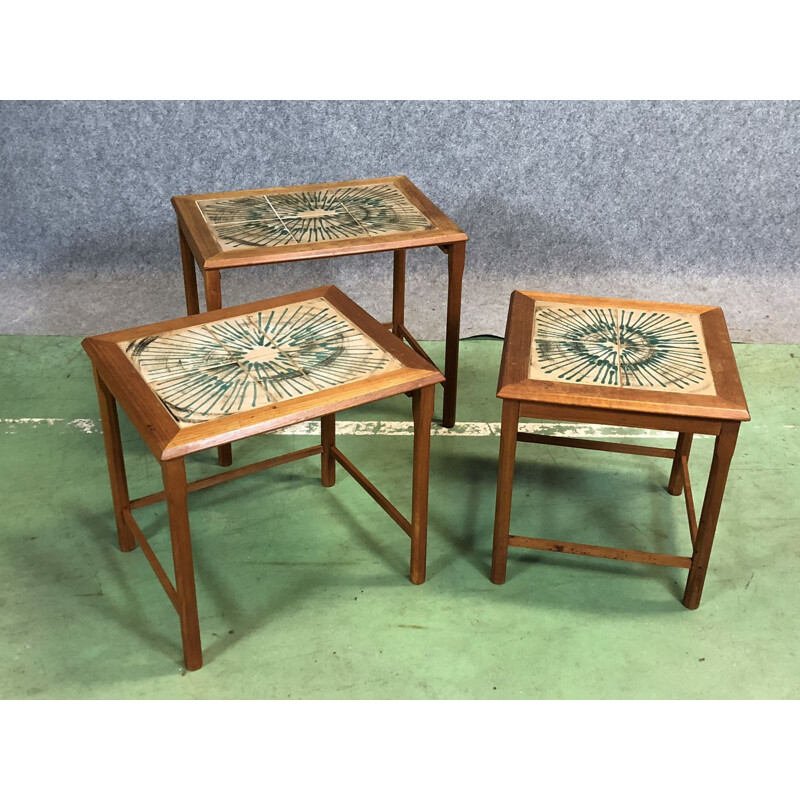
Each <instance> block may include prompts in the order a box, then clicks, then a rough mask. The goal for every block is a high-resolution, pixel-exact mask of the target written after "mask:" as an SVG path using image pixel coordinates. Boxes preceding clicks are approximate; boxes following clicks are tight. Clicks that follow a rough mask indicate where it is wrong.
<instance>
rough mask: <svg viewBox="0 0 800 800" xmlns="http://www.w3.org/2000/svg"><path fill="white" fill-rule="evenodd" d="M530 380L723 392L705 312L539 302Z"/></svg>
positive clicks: (666, 390) (685, 391)
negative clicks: (706, 330) (704, 321)
mask: <svg viewBox="0 0 800 800" xmlns="http://www.w3.org/2000/svg"><path fill="white" fill-rule="evenodd" d="M528 377H529V378H531V379H533V380H546V381H557V382H561V383H572V384H579V385H583V386H615V387H619V388H624V389H647V390H651V391H661V392H679V393H682V394H709V395H710V394H714V393H715V391H714V380H713V377H712V374H711V369H710V367H709V363H708V354H707V353H706V347H705V342H704V339H703V331H702V326H701V323H700V317H699V315H697V314H670V313H666V312H663V311H657V310H642V309H626V308H616V307H611V306H581V305H569V304H564V303H548V302H537V303H536V310H535V313H534V321H533V346H532V347H531V363H530V368H529V372H528Z"/></svg>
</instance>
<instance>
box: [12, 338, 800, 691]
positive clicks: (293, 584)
mask: <svg viewBox="0 0 800 800" xmlns="http://www.w3.org/2000/svg"><path fill="white" fill-rule="evenodd" d="M462 348H463V349H462V359H463V368H462V377H461V384H460V385H461V399H460V405H459V413H458V418H459V420H460V421H461V423H460V424H459V425H458V426H457V428H456V429H454V430H455V434H452V433H448V434H447V435H439V434H440V433H441V429H440V428H438V425H437V426H436V430H435V431H434V432H435V433H437V435H436V436H435V438H434V440H433V447H432V464H431V467H432V474H431V511H430V529H429V552H428V580H427V582H426V583H425V584H424V585H423V586H413V585H412V584H411V583H410V582H409V581H408V577H407V575H408V540H407V538H406V537H405V535H404V534H403V533H402V532H401V531H400V530H399V529H398V528H397V527H396V526H395V525H394V523H392V522H391V521H390V519H389V518H388V517H387V516H386V515H385V514H384V513H383V512H382V511H381V510H380V509H379V508H378V506H377V505H376V504H375V503H374V502H373V501H372V500H371V499H370V498H369V497H368V496H367V495H366V494H365V493H364V492H363V491H362V490H361V489H360V488H359V487H358V486H357V485H356V484H355V482H354V481H353V480H352V479H351V478H349V476H347V475H346V474H345V473H344V472H343V471H342V470H341V469H340V470H339V471H338V474H337V485H336V486H335V487H334V488H332V489H323V488H322V487H321V485H320V483H319V461H318V459H316V458H314V459H308V460H305V461H300V462H296V463H294V464H290V465H287V466H283V467H279V468H277V469H275V470H272V471H269V472H266V473H261V474H257V475H253V476H249V477H247V478H243V479H240V480H238V481H235V482H232V483H228V484H224V485H221V486H217V487H214V488H212V489H208V490H205V491H204V492H199V493H197V494H193V495H192V496H191V498H190V512H191V521H192V531H193V541H194V555H195V563H196V571H197V584H198V600H199V606H200V622H201V630H202V636H203V645H204V652H205V659H206V665H205V666H204V667H203V669H202V670H200V671H199V672H194V673H186V672H185V671H184V669H183V665H182V655H181V649H180V634H179V630H178V620H177V616H176V615H175V613H174V611H173V609H172V606H171V605H170V603H169V601H168V600H167V598H166V596H165V595H164V593H163V591H162V589H161V587H160V586H159V584H158V582H157V580H156V578H155V576H154V575H153V574H152V572H151V570H150V567H149V565H148V564H147V562H146V561H145V559H144V557H143V555H142V554H141V553H140V552H133V553H122V552H121V551H120V550H119V549H118V547H117V544H116V538H115V531H114V523H113V514H112V510H111V501H110V495H109V488H108V478H107V473H106V466H105V459H104V454H103V442H102V436H101V434H100V432H99V423H98V419H97V416H98V412H97V403H96V398H95V395H94V387H93V384H92V380H91V370H90V368H89V362H88V359H87V358H86V357H85V355H84V353H83V351H82V350H81V348H80V344H79V339H78V338H77V337H56V336H50V337H36V336H30V337H26V336H4V337H0V409H1V413H0V417H2V422H0V426H1V427H0V430H1V431H2V432H1V433H0V441H1V442H2V447H0V469H1V470H2V474H3V476H4V480H3V485H4V489H5V492H4V515H3V518H2V523H1V524H0V606H2V614H0V664H2V665H3V666H2V669H1V670H0V697H2V698H491V699H500V698H515V699H521V698H575V699H589V698H619V699H627V698H642V699H644V698H798V697H800V668H798V667H799V666H800V659H799V658H798V651H799V650H800V641H798V640H799V639H800V625H798V617H800V614H799V613H798V609H799V608H800V606H799V605H798V602H797V582H796V576H797V574H798V572H800V550H798V547H797V530H798V521H799V520H800V491H798V490H800V480H798V453H800V448H799V447H798V440H799V439H800V428H798V416H799V414H798V406H797V393H796V387H797V386H798V385H800V348H798V346H796V345H754V344H750V345H737V346H736V355H737V359H738V362H739V367H740V370H741V374H742V380H743V383H744V387H745V392H746V394H747V397H748V401H749V404H750V409H751V413H752V417H753V421H752V422H750V423H747V424H745V425H743V427H742V432H741V434H740V437H739V444H738V448H737V451H736V455H735V457H734V461H733V466H732V470H731V474H730V478H729V482H728V490H727V493H726V498H725V503H724V505H723V510H722V516H721V520H720V525H719V529H718V532H717V540H716V544H715V548H714V552H713V554H712V560H711V568H710V572H709V577H708V580H707V581H706V588H705V594H704V598H703V602H702V605H701V606H700V608H699V610H697V611H687V610H686V609H685V608H684V607H683V606H682V605H681V603H680V597H681V594H682V587H683V582H684V580H685V571H683V570H677V569H666V568H661V567H648V566H645V565H635V564H627V563H622V562H611V561H601V560H594V559H586V558H581V557H577V556H563V555H556V554H537V553H533V552H526V551H521V550H512V552H511V556H510V561H509V571H508V575H509V579H508V582H507V583H506V584H505V585H504V586H502V587H499V586H494V585H493V584H491V583H490V582H489V579H488V570H489V562H490V551H491V537H492V519H493V513H494V492H495V476H496V458H497V450H498V444H499V440H498V438H497V435H496V434H497V426H489V425H468V424H466V423H476V422H480V423H487V422H497V421H498V420H499V412H500V404H499V401H498V400H496V398H495V396H494V392H495V383H496V377H497V369H498V364H499V358H500V348H501V343H500V342H498V341H496V340H473V341H465V342H463V344H462ZM430 350H431V353H432V354H433V355H434V356H435V357H437V358H441V356H442V352H443V348H442V345H441V344H440V343H432V344H431V345H430ZM440 402H441V396H440V394H439V395H438V396H437V407H438V403H440ZM409 417H410V400H408V398H406V397H404V396H401V397H399V398H393V399H392V400H389V401H383V402H381V403H376V404H373V405H372V406H366V407H363V408H361V409H356V410H354V411H352V412H350V413H348V414H343V415H341V419H342V420H347V419H349V420H360V421H362V422H363V423H364V424H362V425H361V426H360V427H359V430H362V431H363V430H367V431H369V430H372V429H373V428H374V427H375V426H371V425H369V422H370V421H374V420H384V421H403V420H408V419H409ZM123 424H124V434H125V436H124V439H125V442H124V443H125V446H126V454H127V458H128V469H129V480H130V484H131V491H132V494H133V495H134V496H138V495H140V494H145V493H147V492H149V491H154V490H155V489H156V488H157V486H158V480H159V470H158V468H157V466H156V463H155V462H154V460H153V459H152V457H151V456H150V455H149V453H148V452H147V451H146V450H145V448H144V446H143V445H142V443H141V441H140V440H139V438H138V436H137V435H136V433H135V432H134V431H133V429H132V428H131V427H130V425H128V424H127V420H123ZM391 432H394V433H397V432H398V430H397V429H393V430H392V431H391ZM612 432H615V433H617V434H627V435H628V436H630V435H632V433H633V432H631V431H624V430H622V429H617V430H616V431H612ZM598 434H599V430H598V431H597V432H596V435H598ZM311 441H312V438H311V437H309V436H308V435H280V436H268V437H261V438H257V439H253V440H249V441H247V442H242V443H239V444H238V445H234V458H235V460H236V462H237V463H240V464H243V463H246V461H248V460H257V459H258V458H265V457H267V456H268V455H270V454H276V453H279V452H282V451H286V450H289V449H295V448H299V447H304V446H307V445H308V444H309V443H311ZM638 441H642V442H645V441H646V439H639V440H638ZM662 443H665V442H663V441H662ZM339 445H340V447H341V448H342V450H343V451H344V452H345V453H346V454H348V455H349V456H351V457H352V459H353V460H354V461H355V462H356V464H357V465H358V466H359V467H360V468H361V469H362V470H363V471H364V472H365V473H366V474H367V476H368V477H370V478H371V479H373V480H374V481H375V483H376V484H377V485H378V487H379V488H382V489H383V490H384V491H385V492H386V493H387V495H388V496H389V497H390V499H392V500H393V501H394V502H396V503H397V504H398V505H399V506H400V507H401V508H407V505H408V503H409V499H410V469H409V467H410V453H411V437H410V436H408V435H386V427H385V426H384V432H383V433H381V432H374V433H373V434H372V435H346V434H345V435H340V436H339ZM710 452H711V449H710V440H709V439H704V438H700V439H698V440H697V441H696V445H695V448H694V450H693V457H692V475H693V482H694V484H695V486H696V489H695V492H696V494H697V495H698V496H699V495H700V493H701V491H702V486H703V484H704V478H705V473H706V472H707V469H708V464H709V462H710ZM517 463H518V468H517V480H516V491H515V496H514V507H513V518H512V530H514V531H516V532H519V533H530V534H531V535H537V534H536V533H534V532H538V535H543V536H552V537H554V538H562V539H570V538H573V539H577V540H579V541H586V542H597V543H604V544H608V545H611V546H621V547H626V546H632V547H637V548H639V549H654V550H656V549H657V550H660V551H663V552H668V551H672V552H676V553H681V554H688V552H689V549H690V548H689V534H688V530H687V527H686V519H685V511H684V507H683V500H682V499H681V498H673V497H671V496H670V495H668V494H667V493H666V491H665V488H664V487H665V485H666V480H667V475H668V464H667V462H663V461H661V460H660V459H648V458H643V457H634V456H625V455H617V454H604V453H593V452H588V451H572V450H567V449H561V448H552V447H550V448H548V447H542V446H536V445H520V447H519V450H518V461H517ZM215 469H216V466H215V461H214V457H213V455H212V454H211V453H207V454H201V455H200V456H195V457H192V458H191V459H190V473H191V474H192V475H195V476H197V475H200V474H208V473H210V472H213V471H214V470H215ZM136 513H137V519H138V520H139V521H140V524H141V526H142V528H143V530H144V531H145V533H146V535H147V536H148V538H149V539H150V541H151V543H152V546H153V548H154V549H155V551H156V553H157V554H158V555H159V557H161V558H162V559H163V560H164V562H165V564H167V565H168V564H169V552H170V551H169V541H168V534H167V530H166V520H165V511H164V509H163V508H161V507H160V506H151V507H149V508H146V509H142V510H141V511H137V512H136ZM168 571H169V570H168Z"/></svg>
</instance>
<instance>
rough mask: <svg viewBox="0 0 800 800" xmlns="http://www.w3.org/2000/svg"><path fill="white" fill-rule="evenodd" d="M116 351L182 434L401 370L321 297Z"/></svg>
mask: <svg viewBox="0 0 800 800" xmlns="http://www.w3.org/2000/svg"><path fill="white" fill-rule="evenodd" d="M119 344H120V347H121V348H122V349H123V351H124V352H125V354H126V355H127V357H128V358H129V360H130V361H131V362H132V363H133V365H134V366H135V367H136V369H137V370H138V371H139V373H140V374H141V375H142V377H143V378H144V380H145V381H146V382H147V383H148V385H149V386H150V388H151V389H152V390H153V391H154V392H155V394H156V395H157V396H158V398H159V399H160V400H161V402H162V403H163V404H164V406H165V407H166V408H167V409H168V410H169V412H170V413H171V414H172V416H173V417H174V418H175V420H176V421H177V422H178V424H179V425H180V426H181V427H186V426H189V425H194V424H197V423H200V422H206V421H208V420H212V419H218V418H220V417H224V416H226V415H228V414H234V413H238V412H241V411H246V410H248V409H255V408H260V407H262V406H265V405H268V404H271V403H280V402H281V401H283V400H288V399H292V398H297V397H302V396H304V395H310V394H313V393H315V392H319V391H322V390H325V389H331V388H334V387H337V386H342V385H344V384H347V383H351V382H353V381H357V380H360V379H362V378H367V377H369V376H372V375H378V374H381V373H385V372H390V371H393V370H397V369H400V368H402V364H400V362H398V361H397V360H396V359H395V358H394V357H393V356H392V355H390V354H389V353H387V352H386V351H385V350H383V349H382V348H381V347H379V346H378V345H377V344H376V343H375V342H374V341H373V340H372V339H371V338H369V337H368V336H366V334H364V333H363V332H362V331H361V330H360V329H359V328H357V327H356V326H355V325H354V324H353V323H352V322H350V320H348V319H347V318H346V317H345V316H344V315H342V314H341V312H339V311H337V310H336V309H335V308H333V306H331V305H330V304H329V303H328V302H327V301H326V300H325V299H323V298H318V299H312V300H306V301H302V302H299V303H292V304H289V305H285V306H279V307H277V308H271V309H267V310H264V311H259V312H255V313H252V314H246V315H243V316H236V317H231V318H228V319H223V320H219V321H217V322H210V323H206V324H201V325H193V326H189V327H186V328H181V329H179V330H174V331H170V332H167V333H164V334H162V335H158V336H147V337H143V338H140V339H134V340H132V341H127V342H120V343H119Z"/></svg>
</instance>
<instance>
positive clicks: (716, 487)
mask: <svg viewBox="0 0 800 800" xmlns="http://www.w3.org/2000/svg"><path fill="white" fill-rule="evenodd" d="M738 435H739V423H738V422H723V423H722V428H721V430H720V432H719V435H718V436H717V441H716V443H715V445H714V456H713V458H712V460H711V472H710V473H709V476H708V485H707V486H706V496H705V499H704V500H703V511H702V513H701V514H700V523H699V524H698V526H697V539H696V541H695V544H694V551H693V553H692V566H691V567H690V568H689V577H688V579H687V580H686V591H685V592H684V595H683V604H684V605H685V606H686V607H687V608H692V609H694V608H697V607H698V606H699V605H700V598H701V596H702V594H703V584H704V582H705V579H706V572H707V571H708V560H709V557H710V556H711V546H712V545H713V544H714V533H715V532H716V529H717V520H718V519H719V512H720V508H721V507H722V495H723V494H724V492H725V483H726V482H727V479H728V469H729V468H730V464H731V458H732V457H733V451H734V449H735V447H736V438H737V436H738Z"/></svg>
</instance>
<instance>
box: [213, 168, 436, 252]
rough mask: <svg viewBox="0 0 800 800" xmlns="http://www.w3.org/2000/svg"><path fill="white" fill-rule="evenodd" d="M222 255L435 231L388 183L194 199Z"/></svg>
mask: <svg viewBox="0 0 800 800" xmlns="http://www.w3.org/2000/svg"><path fill="white" fill-rule="evenodd" d="M197 206H198V208H199V210H200V213H201V214H202V216H203V219H204V220H205V222H206V224H207V225H208V227H209V229H210V230H211V232H212V234H213V236H214V238H215V239H216V241H217V243H218V244H219V246H220V247H221V248H222V250H223V251H230V250H239V249H242V248H249V247H280V246H283V245H293V244H309V243H314V242H326V241H340V240H344V239H355V238H359V237H370V236H381V235H385V234H393V233H404V232H410V231H424V230H432V229H434V228H435V227H436V226H435V225H434V224H433V222H431V220H429V219H428V218H427V217H426V216H425V215H424V214H423V213H422V212H421V211H420V210H419V209H418V208H417V207H416V206H415V205H414V204H413V203H411V202H410V201H409V200H408V199H407V198H406V197H405V195H404V194H403V193H402V192H401V191H400V190H399V189H397V188H396V187H394V186H392V185H391V184H387V183H375V184H367V185H362V186H349V187H338V188H323V189H314V190H309V191H299V192H298V191H287V192H285V193H271V194H269V195H266V194H258V193H255V194H253V195H248V196H245V197H230V198H218V199H210V200H198V201H197Z"/></svg>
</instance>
